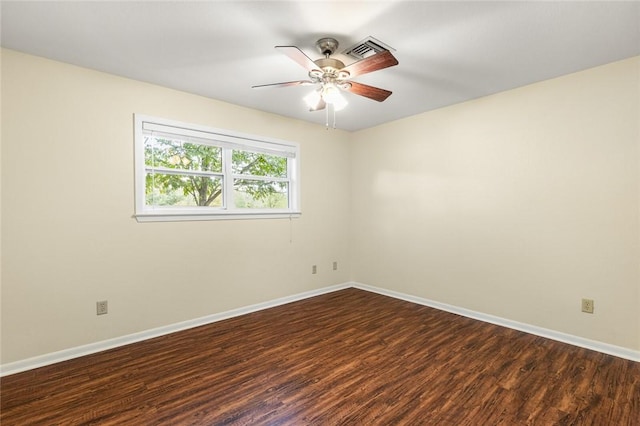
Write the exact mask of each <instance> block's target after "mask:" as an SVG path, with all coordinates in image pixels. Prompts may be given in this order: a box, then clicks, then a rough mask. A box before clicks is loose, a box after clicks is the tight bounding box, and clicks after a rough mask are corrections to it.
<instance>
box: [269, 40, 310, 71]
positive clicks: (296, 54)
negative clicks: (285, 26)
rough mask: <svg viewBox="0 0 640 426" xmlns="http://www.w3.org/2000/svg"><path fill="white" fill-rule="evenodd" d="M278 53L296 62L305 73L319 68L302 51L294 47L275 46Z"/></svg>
mask: <svg viewBox="0 0 640 426" xmlns="http://www.w3.org/2000/svg"><path fill="white" fill-rule="evenodd" d="M276 49H278V50H279V51H280V52H282V53H284V54H285V55H287V56H288V57H290V58H291V59H293V60H294V61H296V62H297V63H298V64H299V65H300V66H301V67H302V68H304V69H306V70H307V71H313V70H319V69H320V68H319V67H318V66H317V65H316V63H315V62H313V61H312V60H311V58H310V57H308V56H307V55H305V54H304V52H303V51H302V50H300V49H299V48H297V47H296V46H276Z"/></svg>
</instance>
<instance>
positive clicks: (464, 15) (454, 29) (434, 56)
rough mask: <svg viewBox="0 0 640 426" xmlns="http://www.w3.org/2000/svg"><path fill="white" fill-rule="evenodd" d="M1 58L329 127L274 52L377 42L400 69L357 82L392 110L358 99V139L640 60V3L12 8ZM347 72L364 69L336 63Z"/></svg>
mask: <svg viewBox="0 0 640 426" xmlns="http://www.w3.org/2000/svg"><path fill="white" fill-rule="evenodd" d="M1 7H2V9H1V19H2V32H1V37H2V38H1V41H2V46H4V47H7V48H10V49H15V50H19V51H23V52H27V53H30V54H34V55H38V56H43V57H47V58H51V59H55V60H58V61H62V62H67V63H71V64H76V65H80V66H83V67H88V68H93V69H96V70H101V71H105V72H108V73H112V74H117V75H121V76H125V77H129V78H133V79H137V80H142V81H146V82H151V83H155V84H159V85H162V86H166V87H171V88H174V89H178V90H183V91H187V92H191V93H196V94H199V95H203V96H206V97H210V98H214V99H219V100H223V101H226V102H231V103H234V104H238V105H244V106H247V107H251V108H255V109H258V110H263V111H268V112H272V113H276V114H281V115H284V116H288V117H293V118H298V119H301V120H307V121H312V122H315V123H320V124H324V120H325V116H324V113H323V112H309V111H307V109H306V107H305V106H304V103H303V101H302V98H303V96H304V95H306V94H307V93H308V92H309V91H310V88H309V87H304V86H302V87H288V88H274V89H266V90H265V89H262V90H258V89H251V86H252V85H258V84H267V83H277V82H284V81H291V80H300V79H306V78H307V73H306V71H305V70H304V69H303V68H302V67H300V66H299V65H298V64H296V63H295V62H294V61H292V60H291V59H289V58H288V57H286V56H285V55H283V54H281V53H279V52H278V51H276V50H275V49H274V46H276V45H295V46H298V47H300V48H301V49H302V50H303V51H304V52H305V53H306V54H307V55H308V56H309V57H311V58H312V59H318V58H319V57H320V56H321V55H320V54H319V53H318V52H317V51H316V49H315V41H316V40H317V39H318V38H321V37H327V36H330V37H334V38H336V39H338V41H339V42H340V47H339V49H338V52H342V51H343V49H344V48H347V47H349V46H351V45H353V44H355V43H357V42H359V41H361V40H362V39H364V38H365V37H368V36H373V37H375V38H376V39H378V40H381V41H383V42H385V43H386V44H388V45H389V46H391V47H392V48H394V49H395V51H394V52H393V53H394V55H395V56H396V58H397V59H398V61H399V65H397V66H395V67H392V68H387V69H384V70H380V71H376V72H374V73H371V74H366V75H363V76H361V77H358V78H357V79H356V81H359V82H362V83H366V84H369V85H373V86H378V87H381V88H384V89H387V90H391V91H393V94H392V95H391V97H389V98H388V99H387V100H386V101H385V102H382V103H378V102H375V101H372V100H370V99H366V98H363V97H359V96H355V95H353V94H349V93H347V94H346V95H345V96H346V97H347V99H348V101H349V106H347V108H346V109H345V110H343V111H341V112H339V113H338V116H337V127H338V128H341V129H345V130H350V131H353V130H359V129H363V128H367V127H371V126H375V125H378V124H381V123H384V122H387V121H391V120H395V119H398V118H402V117H406V116H410V115H414V114H418V113H421V112H425V111H428V110H432V109H435V108H440V107H443V106H446V105H451V104H455V103H458V102H463V101H466V100H469V99H474V98H478V97H481V96H485V95H488V94H491V93H496V92H500V91H504V90H508V89H512V88H514V87H518V86H523V85H526V84H530V83H533V82H537V81H541V80H545V79H549V78H553V77H556V76H560V75H564V74H568V73H571V72H575V71H579V70H583V69H586V68H590V67H594V66H597V65H601V64H605V63H608V62H613V61H616V60H620V59H624V58H628V57H631V56H635V55H639V54H640V3H639V2H637V1H627V2H612V1H604V2H595V1H585V2H565V1H555V2H519V1H514V2H505V1H501V2H481V1H470V2H453V1H439V2H426V1H382V2H369V1H367V2H364V1H357V2H348V1H324V2H310V1H278V2H275V1H225V2H221V1H209V2H202V1H200V2H186V1H171V2H168V1H163V2H150V1H125V2H109V1H106V2H96V1H85V2H62V1H45V2H31V1H29V2H26V1H18V2H13V1H2V4H1ZM337 58H338V59H342V60H343V61H344V62H345V63H346V64H349V63H351V62H353V59H349V58H347V57H342V56H340V55H339V56H337Z"/></svg>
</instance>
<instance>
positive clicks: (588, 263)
mask: <svg viewBox="0 0 640 426" xmlns="http://www.w3.org/2000/svg"><path fill="white" fill-rule="evenodd" d="M639 63H640V60H639V58H637V57H636V58H632V59H629V60H625V61H621V62H617V63H613V64H609V65H605V66H601V67H597V68H593V69H590V70H586V71H583V72H579V73H576V74H572V75H567V76H564V77H561V78H556V79H553V80H549V81H544V82H541V83H537V84H533V85H530V86H526V87H522V88H519V89H516V90H511V91H508V92H503V93H500V94H496V95H493V96H489V97H486V98H482V99H477V100H474V101H470V102H466V103H463V104H458V105H454V106H451V107H448V108H443V109H440V110H437V111H432V112H429V113H425V114H421V115H418V116H414V117H410V118H407V119H404V120H400V121H396V122H393V123H390V124H387V125H383V126H379V127H376V128H373V129H369V130H365V131H361V132H358V133H356V134H354V135H353V137H352V142H351V143H352V151H351V158H352V162H351V165H352V174H351V182H352V189H351V191H352V216H351V218H352V227H351V230H352V240H351V242H352V244H351V250H352V257H351V261H352V262H351V263H352V268H353V269H352V277H353V279H354V280H356V281H359V282H362V283H364V284H370V285H374V286H379V287H383V288H385V289H390V290H395V291H399V292H404V293H408V294H411V295H414V296H419V297H424V298H427V299H432V300H435V301H438V302H443V303H448V304H451V305H455V306H459V307H462V308H467V309H471V310H475V311H479V312H482V313H487V314H492V315H496V316H500V317H503V318H506V319H510V320H515V321H520V322H524V323H527V324H531V325H535V326H539V327H545V328H549V329H552V330H556V331H560V332H565V333H569V334H572V335H576V336H580V337H583V338H587V339H593V340H596V341H600V342H604V343H609V344H613V345H618V346H623V347H626V348H630V349H635V350H638V349H640V314H639V312H640V309H639V308H638V307H639V306H640V271H639V270H640V247H639V244H640V223H639V222H640V187H639V182H640V176H639V171H640V152H639V144H640V131H639V125H640V124H639V123H640V120H638V118H639V117H640V107H639V99H640V70H639V67H640V65H639ZM583 297H586V298H592V299H595V313H594V314H593V315H588V314H583V313H581V312H580V300H581V298H583Z"/></svg>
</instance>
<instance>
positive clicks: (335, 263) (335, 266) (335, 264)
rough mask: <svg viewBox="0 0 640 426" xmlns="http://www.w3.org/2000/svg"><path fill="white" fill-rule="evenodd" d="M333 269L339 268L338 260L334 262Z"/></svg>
mask: <svg viewBox="0 0 640 426" xmlns="http://www.w3.org/2000/svg"><path fill="white" fill-rule="evenodd" d="M333 270H334V271H337V270H338V262H336V261H334V262H333Z"/></svg>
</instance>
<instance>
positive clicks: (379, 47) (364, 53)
mask: <svg viewBox="0 0 640 426" xmlns="http://www.w3.org/2000/svg"><path fill="white" fill-rule="evenodd" d="M386 50H395V49H393V48H392V47H390V46H388V45H386V44H384V43H383V42H381V41H380V40H376V39H375V38H373V37H371V36H369V37H367V38H365V39H364V40H362V41H361V42H359V43H356V44H355V46H351V47H349V48H348V49H346V50H345V51H344V52H342V53H343V54H344V55H347V56H351V57H352V58H355V59H364V58H368V57H369V56H371V55H375V54H376V53H380V52H384V51H386Z"/></svg>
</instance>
